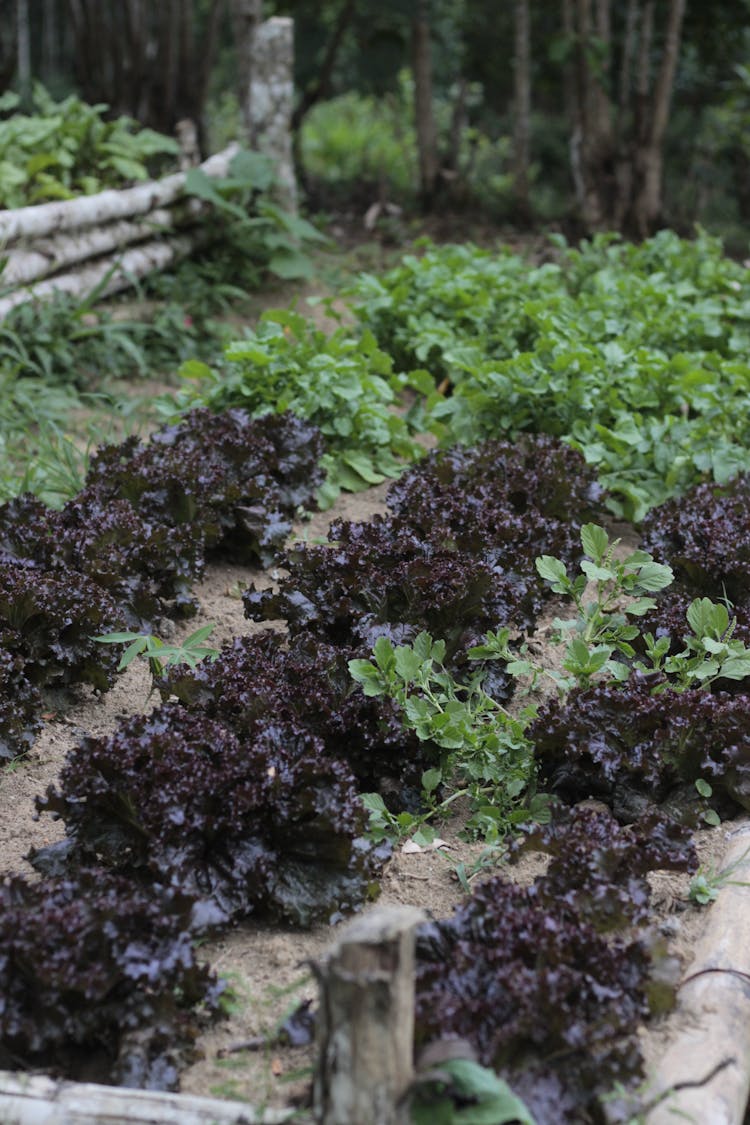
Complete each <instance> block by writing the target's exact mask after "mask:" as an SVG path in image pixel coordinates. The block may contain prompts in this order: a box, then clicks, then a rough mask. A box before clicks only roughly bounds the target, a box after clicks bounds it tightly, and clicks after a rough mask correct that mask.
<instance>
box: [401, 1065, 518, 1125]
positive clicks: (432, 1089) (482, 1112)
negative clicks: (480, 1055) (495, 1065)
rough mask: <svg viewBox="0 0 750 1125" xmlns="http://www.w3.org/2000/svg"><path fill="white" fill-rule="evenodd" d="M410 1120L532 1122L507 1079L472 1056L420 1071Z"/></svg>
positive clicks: (423, 1123)
mask: <svg viewBox="0 0 750 1125" xmlns="http://www.w3.org/2000/svg"><path fill="white" fill-rule="evenodd" d="M467 1103H468V1104H467ZM411 1120H412V1123H413V1125H510V1123H511V1122H515V1123H517V1125H535V1120H534V1118H533V1117H532V1115H531V1114H530V1112H529V1110H528V1109H527V1108H526V1106H525V1105H524V1103H523V1102H522V1101H521V1099H520V1098H519V1097H517V1096H516V1095H515V1094H514V1093H513V1091H512V1090H511V1088H510V1087H509V1086H508V1084H507V1082H505V1081H504V1079H502V1078H500V1077H499V1076H498V1075H497V1074H495V1072H494V1071H493V1070H490V1069H489V1068H488V1067H484V1066H481V1065H480V1064H479V1063H478V1062H474V1061H473V1060H472V1059H447V1060H445V1061H441V1062H440V1063H439V1064H438V1065H437V1066H435V1067H434V1068H432V1069H431V1070H427V1071H424V1072H422V1073H420V1074H419V1075H418V1081H417V1084H416V1086H415V1089H414V1092H413V1094H412V1102H411Z"/></svg>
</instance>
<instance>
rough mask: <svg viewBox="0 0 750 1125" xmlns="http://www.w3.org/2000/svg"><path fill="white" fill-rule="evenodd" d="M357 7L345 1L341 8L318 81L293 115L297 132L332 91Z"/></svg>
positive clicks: (347, 0) (352, 1)
mask: <svg viewBox="0 0 750 1125" xmlns="http://www.w3.org/2000/svg"><path fill="white" fill-rule="evenodd" d="M355 6H356V0H344V3H343V4H342V6H341V9H340V11H339V16H338V19H337V20H336V25H335V27H334V29H333V34H332V35H331V38H330V39H329V41H328V46H327V47H326V51H325V55H324V56H323V61H322V63H321V64H320V71H319V73H318V77H317V79H316V81H315V82H314V83H313V84H312V85H311V86H308V88H307V89H306V90H305V92H304V94H303V95H302V97H301V98H300V100H299V102H298V103H297V106H296V108H295V110H294V113H293V114H292V128H293V129H294V131H295V132H296V131H297V130H298V129H299V127H300V125H301V124H302V121H303V119H304V118H305V116H306V115H307V114H308V113H309V112H310V110H311V109H312V107H313V106H314V105H316V104H317V102H319V101H320V99H321V98H324V97H326V95H327V93H328V90H329V89H330V85H331V77H332V75H333V69H334V67H335V65H336V60H337V59H338V56H339V51H340V49H341V44H342V42H343V39H344V35H345V34H346V31H347V29H348V27H349V24H350V23H351V22H352V16H353V15H354V9H355Z"/></svg>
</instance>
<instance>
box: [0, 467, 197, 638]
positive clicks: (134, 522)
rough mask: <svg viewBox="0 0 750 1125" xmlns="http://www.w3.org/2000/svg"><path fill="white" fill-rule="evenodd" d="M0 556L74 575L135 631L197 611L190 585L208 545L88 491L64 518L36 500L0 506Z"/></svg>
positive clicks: (186, 531) (24, 498) (65, 511)
mask: <svg viewBox="0 0 750 1125" xmlns="http://www.w3.org/2000/svg"><path fill="white" fill-rule="evenodd" d="M0 549H2V550H3V551H4V553H5V554H6V555H7V556H10V557H12V558H16V559H27V560H30V561H32V562H34V563H35V564H36V565H38V566H41V567H44V568H46V569H59V570H67V571H69V570H70V569H72V570H75V571H78V572H80V573H82V574H85V575H86V576H87V577H88V578H90V579H92V581H94V582H96V584H97V585H98V586H101V587H103V588H104V589H105V590H107V592H108V593H109V594H110V595H111V596H112V597H113V598H114V599H115V601H117V602H118V604H119V605H120V606H121V607H122V609H123V613H124V616H125V619H126V620H127V622H128V624H129V625H131V626H141V625H144V624H146V623H148V622H151V621H154V620H156V619H157V618H159V617H162V616H164V615H166V614H171V615H177V614H180V615H187V614H189V613H191V612H194V611H195V606H196V603H195V600H194V599H193V598H192V596H191V594H190V583H191V582H192V581H193V580H195V579H196V578H199V577H200V576H201V574H202V572H203V542H202V539H201V537H200V535H199V534H197V533H196V532H195V531H194V530H193V529H192V528H191V527H190V526H189V525H184V526H182V527H170V526H168V525H167V524H163V523H156V522H149V521H148V520H145V519H144V518H143V517H142V516H140V515H139V514H138V512H136V510H135V508H133V506H132V504H130V503H129V502H128V501H127V500H105V501H100V500H99V498H98V497H97V495H96V493H92V492H90V491H87V490H85V489H84V491H83V492H80V493H79V494H78V496H76V497H75V498H74V499H73V500H69V501H68V503H67V504H66V505H65V507H64V508H63V509H62V510H61V511H59V512H58V511H54V510H53V509H51V508H47V507H46V506H45V505H44V504H42V503H41V502H40V501H39V500H37V499H36V497H34V496H22V497H19V498H17V499H16V500H11V501H9V502H8V503H7V504H5V505H3V506H2V507H0Z"/></svg>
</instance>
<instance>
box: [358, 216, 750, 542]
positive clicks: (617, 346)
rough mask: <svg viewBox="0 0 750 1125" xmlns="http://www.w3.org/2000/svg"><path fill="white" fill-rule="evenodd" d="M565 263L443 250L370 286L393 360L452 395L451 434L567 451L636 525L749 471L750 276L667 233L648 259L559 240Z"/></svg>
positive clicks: (703, 242) (368, 310)
mask: <svg viewBox="0 0 750 1125" xmlns="http://www.w3.org/2000/svg"><path fill="white" fill-rule="evenodd" d="M550 257H551V258H552V259H553V260H550V261H548V262H547V263H546V264H544V265H541V266H536V267H529V266H528V265H527V264H526V263H525V262H524V261H523V260H522V259H521V258H520V257H518V256H517V255H514V254H510V253H501V254H499V255H498V254H492V253H490V252H489V251H484V250H478V249H476V248H472V247H455V246H454V247H446V248H440V249H438V248H428V250H427V252H426V253H425V254H424V255H423V256H422V257H420V258H417V257H413V256H412V257H407V258H406V259H405V260H404V262H403V263H402V264H401V265H400V266H397V267H396V268H395V269H394V270H392V271H390V272H389V273H387V274H386V275H385V276H384V277H382V278H375V277H372V276H366V277H364V278H363V279H362V281H361V282H360V284H359V287H358V292H359V295H360V297H361V298H362V304H361V306H360V309H359V315H360V317H361V318H362V320H363V321H365V323H367V324H369V325H370V326H371V327H372V329H373V331H374V332H375V334H376V336H377V338H378V340H379V342H380V344H381V346H382V347H384V348H386V349H392V350H393V352H394V353H395V356H396V359H397V362H398V363H400V364H404V365H406V366H408V365H409V364H419V365H420V366H426V367H428V368H430V370H431V371H432V372H433V373H434V375H435V376H436V378H440V377H442V376H446V377H447V378H448V379H449V380H450V382H451V383H452V385H453V389H452V394H451V395H450V396H444V395H442V394H441V393H440V390H438V392H436V393H435V394H434V395H433V396H432V398H431V400H430V406H431V418H432V422H433V426H434V428H435V429H436V430H437V431H438V433H440V434H441V435H442V436H443V438H444V439H445V440H456V439H458V440H461V441H466V442H474V441H477V440H478V439H480V438H483V437H487V436H496V435H497V434H499V433H502V434H509V435H516V434H518V433H519V432H523V431H532V432H534V431H536V432H538V431H541V432H544V433H551V434H555V435H558V436H560V437H563V438H564V439H565V440H566V441H568V442H570V443H571V444H572V445H573V446H574V447H575V448H578V449H580V450H581V451H582V452H583V454H584V456H585V458H586V460H587V461H588V462H589V463H590V464H592V465H595V466H596V468H597V470H598V472H599V476H600V481H601V483H602V484H603V485H604V486H605V487H606V488H607V490H608V491H609V493H610V497H611V498H610V507H611V508H612V510H614V511H615V512H617V513H618V514H624V515H627V516H629V517H630V518H633V519H636V520H638V519H640V518H642V517H643V515H644V514H645V512H646V511H647V510H648V508H649V507H651V506H652V505H654V504H656V503H659V502H661V501H663V500H664V499H666V498H667V497H668V496H671V495H673V494H675V493H676V492H679V491H681V490H684V489H685V488H687V487H688V486H689V485H691V484H693V483H695V482H696V481H699V480H701V479H704V478H709V479H710V478H711V477H713V478H714V479H716V480H718V481H726V480H727V479H729V478H730V477H731V476H733V475H734V474H735V473H736V472H737V471H738V470H739V469H741V468H745V467H747V466H748V465H750V454H748V448H750V365H748V363H747V360H746V352H747V348H748V342H749V341H750V282H749V281H748V277H747V270H746V269H745V268H744V267H742V266H740V265H738V264H736V263H734V262H731V261H729V260H728V259H726V258H724V257H723V256H722V253H721V246H720V244H719V243H718V242H717V241H716V240H714V239H711V238H709V237H708V236H706V235H705V234H701V235H699V237H698V238H697V239H696V241H695V242H692V243H691V242H685V241H682V240H680V239H679V238H677V237H676V236H675V235H674V234H672V233H670V232H668V231H662V232H661V233H660V234H659V235H657V236H655V237H654V238H653V239H650V240H649V241H647V242H645V243H643V244H642V245H640V246H634V245H628V244H625V243H621V242H619V241H617V240H616V239H615V238H614V237H613V236H609V235H602V236H597V237H596V238H595V239H593V240H592V241H591V242H588V243H583V244H582V245H581V247H580V249H572V248H569V247H568V246H567V245H566V244H564V243H563V242H561V241H559V240H558V243H557V253H552V254H551V255H550ZM441 389H442V388H441Z"/></svg>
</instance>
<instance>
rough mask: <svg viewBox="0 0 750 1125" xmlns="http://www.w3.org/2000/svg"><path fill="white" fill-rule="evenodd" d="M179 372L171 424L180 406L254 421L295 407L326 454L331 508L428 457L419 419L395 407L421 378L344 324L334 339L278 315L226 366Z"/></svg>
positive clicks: (240, 345) (231, 350)
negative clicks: (404, 372) (418, 435)
mask: <svg viewBox="0 0 750 1125" xmlns="http://www.w3.org/2000/svg"><path fill="white" fill-rule="evenodd" d="M180 374H181V376H182V378H183V385H182V387H181V388H180V389H178V391H177V393H176V394H175V395H174V396H172V395H170V396H169V399H167V400H164V402H163V404H162V408H163V409H162V412H163V413H164V414H165V415H166V416H167V417H169V418H172V417H174V416H175V408H176V410H177V412H178V413H182V412H184V411H187V410H190V409H192V408H193V407H196V406H207V407H209V409H211V410H214V411H221V410H227V409H229V408H230V407H243V408H244V409H246V410H248V411H249V412H250V413H251V414H252V415H253V416H254V417H258V416H259V415H262V414H266V413H268V412H269V411H271V410H273V411H278V412H281V411H284V410H291V411H292V412H293V413H294V414H297V415H298V416H300V417H302V418H307V419H309V420H310V421H311V422H313V423H314V424H315V425H316V426H318V427H319V428H320V430H321V432H322V434H323V437H324V438H325V441H326V450H327V451H326V453H325V455H324V457H323V465H324V467H325V469H326V472H327V478H326V481H325V483H324V484H323V486H322V487H321V489H320V490H319V494H318V500H319V503H320V504H321V506H322V507H324V508H326V507H329V506H330V505H331V504H332V503H333V501H334V500H335V499H336V497H337V496H338V495H339V493H340V492H341V491H342V489H346V490H347V491H351V492H356V491H359V490H361V489H364V488H368V487H369V486H370V485H373V484H379V483H380V482H382V481H384V480H386V478H388V477H395V476H398V474H399V473H400V472H401V470H402V469H403V466H404V464H405V463H408V462H409V461H414V460H416V458H418V457H420V456H421V455H422V454H423V453H424V450H423V449H422V447H421V446H419V445H418V444H417V442H416V441H415V440H414V438H413V437H412V433H413V431H414V429H415V423H414V421H413V419H412V418H411V417H409V416H407V417H403V416H402V415H400V414H398V413H396V412H395V411H394V409H393V408H394V407H395V406H397V405H398V402H399V397H400V395H401V394H402V392H403V391H404V389H405V388H406V386H407V385H415V384H416V383H418V382H419V379H420V375H419V373H412V374H411V375H410V376H408V377H406V376H401V375H397V374H395V373H394V372H393V367H392V362H391V359H390V357H389V356H388V355H386V354H385V352H383V351H381V350H380V349H379V348H378V346H377V344H376V342H375V337H374V336H373V335H372V333H371V332H367V331H365V332H360V333H353V332H352V331H350V330H349V329H347V328H344V327H341V328H339V329H337V330H336V331H335V332H333V333H331V334H330V335H327V334H326V333H325V332H323V331H321V330H320V329H318V328H316V327H315V325H314V324H312V323H311V322H310V321H309V320H307V319H306V318H305V317H304V316H302V315H301V314H300V313H298V312H295V311H294V310H293V309H274V310H271V311H269V312H266V313H264V314H263V317H262V318H261V323H260V325H259V327H258V329H257V330H256V331H255V332H250V331H248V332H247V333H246V336H245V338H244V339H242V340H237V341H236V342H234V343H232V344H230V345H229V346H228V347H227V348H226V350H225V353H224V362H223V363H221V364H219V365H217V366H215V367H209V366H208V365H207V364H205V363H199V362H189V363H186V364H183V366H182V368H181V369H180Z"/></svg>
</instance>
